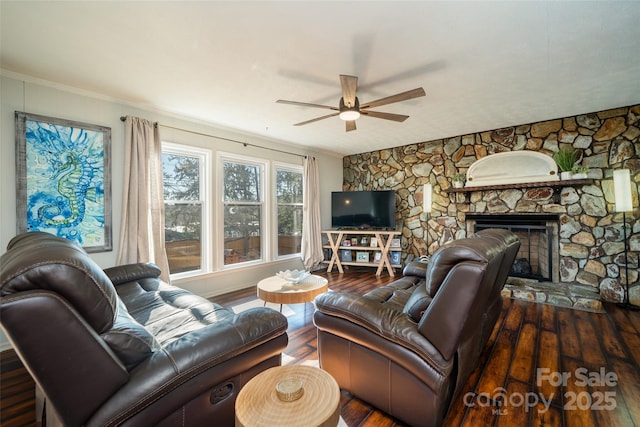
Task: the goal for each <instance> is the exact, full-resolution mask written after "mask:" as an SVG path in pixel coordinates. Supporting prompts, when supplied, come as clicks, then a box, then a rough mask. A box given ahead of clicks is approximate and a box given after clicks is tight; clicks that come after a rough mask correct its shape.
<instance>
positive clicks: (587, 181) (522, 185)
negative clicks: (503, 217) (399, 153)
mask: <svg viewBox="0 0 640 427" xmlns="http://www.w3.org/2000/svg"><path fill="white" fill-rule="evenodd" d="M590 184H593V179H591V178H588V179H570V180H563V181H541V182H524V183H518V184H502V185H484V186H478V187H463V188H453V187H452V188H447V189H446V190H444V192H445V193H470V192H472V191H492V190H509V189H512V188H536V187H579V186H581V185H590Z"/></svg>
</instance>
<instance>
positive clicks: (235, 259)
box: [222, 158, 266, 266]
mask: <svg viewBox="0 0 640 427" xmlns="http://www.w3.org/2000/svg"><path fill="white" fill-rule="evenodd" d="M265 168H266V164H265V163H260V162H254V161H251V160H245V159H235V158H234V159H230V158H223V159H222V174H223V176H222V183H223V184H222V187H223V197H222V201H223V223H224V225H223V227H224V261H223V264H224V265H225V266H226V265H231V264H237V263H242V262H249V261H256V260H261V259H263V253H262V250H263V242H262V236H263V234H264V233H263V231H264V230H263V224H265V222H264V220H263V215H264V212H265V211H264V209H263V204H264V201H265V196H264V190H263V188H264V187H263V181H264V174H265Z"/></svg>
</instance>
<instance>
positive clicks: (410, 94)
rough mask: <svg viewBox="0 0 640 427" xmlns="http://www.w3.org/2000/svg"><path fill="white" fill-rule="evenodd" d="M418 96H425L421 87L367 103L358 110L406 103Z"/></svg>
mask: <svg viewBox="0 0 640 427" xmlns="http://www.w3.org/2000/svg"><path fill="white" fill-rule="evenodd" d="M420 96H425V92H424V89H422V88H421V87H419V88H417V89H412V90H408V91H406V92H402V93H397V94H395V95H391V96H387V97H386V98H381V99H378V100H375V101H371V102H367V103H366V104H363V105H361V106H360V108H361V109H362V108H372V107H379V106H381V105H387V104H393V103H394V102H400V101H406V100H407V99H412V98H418V97H420Z"/></svg>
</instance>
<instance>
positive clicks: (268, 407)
mask: <svg viewBox="0 0 640 427" xmlns="http://www.w3.org/2000/svg"><path fill="white" fill-rule="evenodd" d="M291 378H294V379H297V380H300V381H301V383H302V389H303V390H302V395H301V396H299V394H300V393H295V397H293V394H292V395H290V399H286V398H284V396H279V395H278V392H277V390H276V386H277V385H278V383H282V381H283V380H285V379H291ZM287 397H289V396H287ZM283 399H284V400H283ZM235 405H236V426H242V427H275V426H278V427H313V426H321V427H329V426H332V427H335V426H336V425H338V422H339V420H340V387H339V386H338V383H337V382H336V380H335V379H334V378H333V377H332V376H331V375H329V374H328V373H327V372H326V371H324V370H322V369H320V368H316V367H314V366H306V365H289V366H276V367H274V368H270V369H267V370H266V371H263V372H261V373H259V374H258V375H256V376H255V377H253V378H252V379H251V380H249V382H248V383H247V384H246V385H245V386H244V387H242V389H241V390H240V392H239V393H238V398H237V399H236V404H235Z"/></svg>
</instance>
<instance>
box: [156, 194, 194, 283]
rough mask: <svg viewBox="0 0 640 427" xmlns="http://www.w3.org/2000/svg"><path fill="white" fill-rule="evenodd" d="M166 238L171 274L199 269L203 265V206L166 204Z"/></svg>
mask: <svg viewBox="0 0 640 427" xmlns="http://www.w3.org/2000/svg"><path fill="white" fill-rule="evenodd" d="M164 208H165V227H164V238H165V246H166V249H167V257H168V258H169V271H170V273H171V274H174V273H180V272H184V271H191V270H198V269H200V267H201V265H202V260H201V248H200V245H201V238H202V206H201V205H200V204H189V205H187V204H165V207H164Z"/></svg>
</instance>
